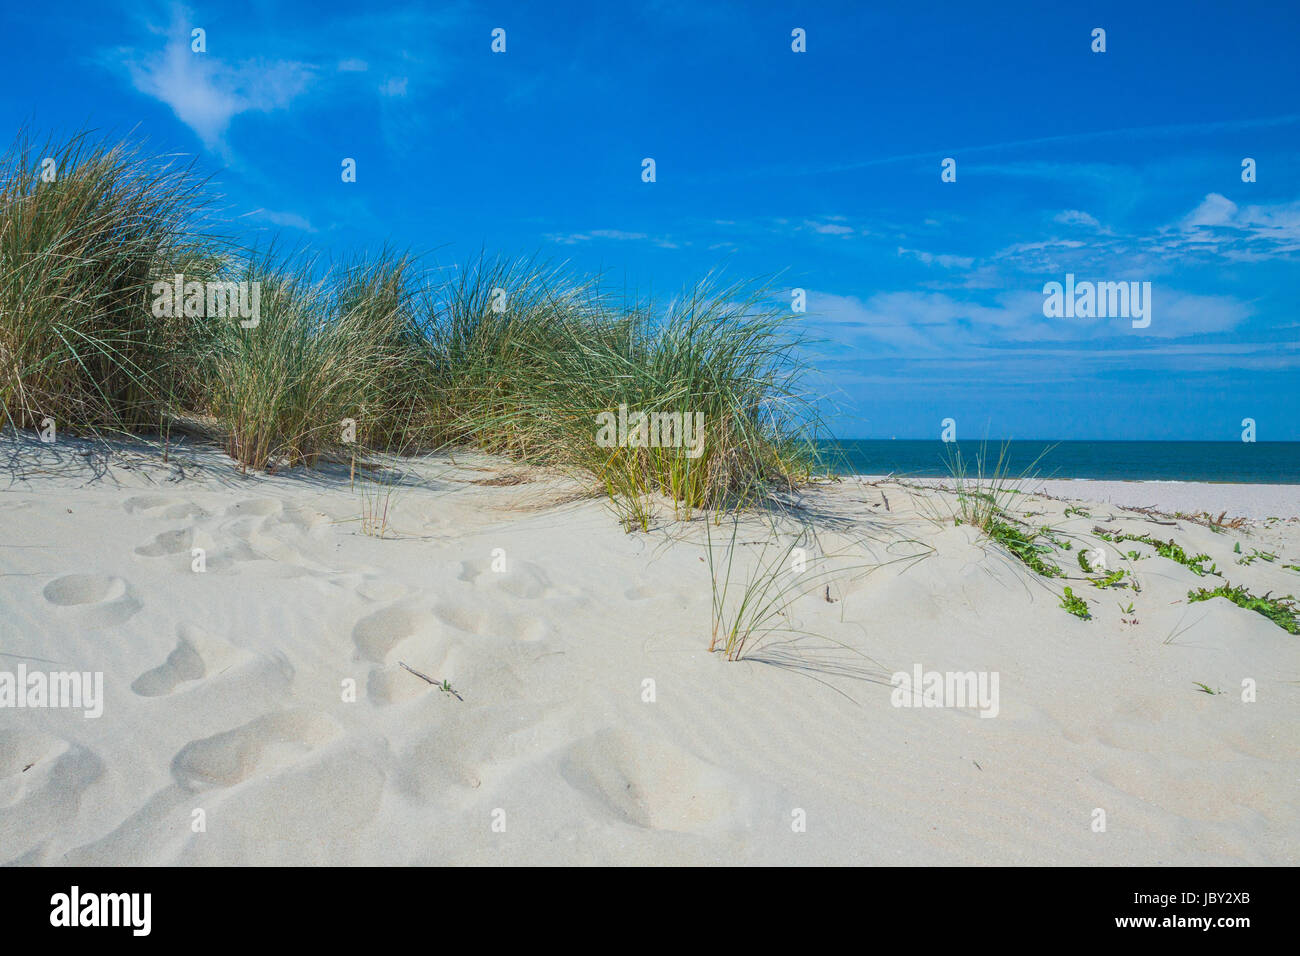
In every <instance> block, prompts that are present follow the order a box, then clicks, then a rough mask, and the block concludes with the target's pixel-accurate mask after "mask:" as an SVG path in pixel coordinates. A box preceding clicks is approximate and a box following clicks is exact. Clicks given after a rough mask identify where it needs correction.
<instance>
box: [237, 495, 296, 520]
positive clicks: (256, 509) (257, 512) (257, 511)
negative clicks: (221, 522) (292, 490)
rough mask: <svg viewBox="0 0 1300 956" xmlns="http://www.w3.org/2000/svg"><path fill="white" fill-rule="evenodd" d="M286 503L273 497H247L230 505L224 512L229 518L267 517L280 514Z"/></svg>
mask: <svg viewBox="0 0 1300 956" xmlns="http://www.w3.org/2000/svg"><path fill="white" fill-rule="evenodd" d="M282 510H284V505H283V504H281V503H280V502H278V501H276V500H275V499H273V498H245V499H244V500H243V501H236V502H235V503H234V504H233V505H231V506H230V507H228V508H227V509H226V510H225V512H224V514H225V517H227V518H247V517H250V516H251V517H255V518H265V517H266V516H267V515H273V514H279V513H280V512H281V511H282Z"/></svg>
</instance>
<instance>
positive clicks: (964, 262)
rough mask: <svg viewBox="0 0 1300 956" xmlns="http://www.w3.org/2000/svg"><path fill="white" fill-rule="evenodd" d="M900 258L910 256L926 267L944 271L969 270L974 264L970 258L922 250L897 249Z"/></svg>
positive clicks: (900, 247)
mask: <svg viewBox="0 0 1300 956" xmlns="http://www.w3.org/2000/svg"><path fill="white" fill-rule="evenodd" d="M898 254H899V255H900V256H910V257H911V258H913V259H918V260H920V261H921V262H924V263H925V264H926V265H927V266H935V265H937V266H943V268H945V269H969V268H970V267H971V266H973V265H974V264H975V260H974V258H972V257H971V256H952V255H947V254H944V253H940V254H938V255H936V254H935V253H933V252H925V251H924V250H922V249H905V248H903V247H902V246H899V247H898Z"/></svg>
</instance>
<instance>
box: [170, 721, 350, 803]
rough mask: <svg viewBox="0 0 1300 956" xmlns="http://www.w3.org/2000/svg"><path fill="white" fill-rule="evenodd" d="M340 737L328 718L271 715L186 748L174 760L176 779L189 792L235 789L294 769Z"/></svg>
mask: <svg viewBox="0 0 1300 956" xmlns="http://www.w3.org/2000/svg"><path fill="white" fill-rule="evenodd" d="M338 733H339V727H338V725H337V724H336V723H335V722H334V721H333V720H332V719H330V718H329V717H327V716H325V715H324V714H317V713H312V712H309V711H302V710H296V711H284V712H282V713H276V714H266V715H265V716H262V717H258V718H257V719H256V720H252V721H250V722H248V723H247V724H244V725H243V726H242V727H236V728H235V729H234V730H228V731H226V732H225V733H222V734H216V735H215V736H212V737H206V738H204V739H202V740H194V741H191V742H190V743H188V744H186V745H185V746H184V747H182V748H181V750H180V752H179V753H177V754H176V756H175V757H174V758H173V759H172V777H173V778H174V779H175V780H176V782H177V783H178V784H180V785H181V786H182V787H184V788H185V789H186V790H189V791H197V790H206V789H209V788H212V787H233V786H234V785H235V784H237V783H241V782H243V781H244V780H247V779H249V778H250V777H252V776H253V775H254V774H257V775H260V776H266V775H268V774H271V773H273V772H275V771H277V770H281V769H283V768H285V767H288V766H292V765H293V764H295V763H297V762H299V761H300V760H302V758H303V757H304V756H306V755H307V754H309V753H310V752H311V751H313V750H315V749H316V748H318V747H321V746H323V745H324V744H326V743H328V742H329V741H330V740H332V739H333V738H334V737H336V736H337V735H338Z"/></svg>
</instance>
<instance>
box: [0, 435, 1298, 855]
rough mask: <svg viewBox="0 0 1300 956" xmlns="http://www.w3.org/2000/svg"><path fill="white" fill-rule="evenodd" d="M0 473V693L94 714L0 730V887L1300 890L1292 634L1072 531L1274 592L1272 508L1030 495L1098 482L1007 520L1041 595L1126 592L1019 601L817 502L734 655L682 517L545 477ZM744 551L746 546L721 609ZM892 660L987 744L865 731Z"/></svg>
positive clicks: (744, 534)
mask: <svg viewBox="0 0 1300 956" xmlns="http://www.w3.org/2000/svg"><path fill="white" fill-rule="evenodd" d="M7 451H8V452H9V454H8V456H7V460H8V462H9V474H7V475H6V476H5V486H4V488H3V492H2V493H0V653H3V655H4V656H3V657H2V658H0V670H10V671H12V670H13V669H14V668H16V667H17V666H18V664H19V663H20V662H21V663H23V664H24V665H25V666H26V667H27V668H28V669H30V670H35V669H45V670H51V671H53V670H60V671H62V670H76V671H83V672H102V673H103V675H104V678H103V682H104V698H105V699H104V701H103V714H102V716H100V717H98V718H86V717H85V716H83V714H82V712H81V711H79V710H71V709H51V708H33V707H28V708H15V709H3V710H0V861H3V862H6V863H18V864H145V863H162V864H247V863H265V864H270V863H278V864H293V863H340V864H371V863H383V864H407V863H453V864H455V863H459V864H467V863H477V864H496V863H512V864H530V863H615V864H621V863H687V864H705V863H713V862H727V863H756V864H777V863H798V864H811V863H902V864H944V863H958V864H979V863H993V864H1073V863H1079V864H1230V863H1251V864H1254V863H1259V864H1266V863H1271V864H1279V863H1281V864H1285V863H1290V864H1294V863H1297V862H1300V787H1297V779H1298V777H1300V736H1298V735H1297V734H1296V727H1297V726H1300V692H1298V684H1297V682H1298V681H1300V637H1298V636H1296V635H1292V634H1289V633H1287V632H1286V631H1284V630H1283V629H1282V628H1280V627H1278V626H1277V625H1276V624H1274V623H1273V622H1271V621H1269V620H1268V619H1266V618H1265V617H1264V616H1262V615H1260V614H1257V613H1255V612H1253V611H1250V610H1247V609H1243V608H1240V607H1236V606H1234V605H1232V604H1230V603H1229V602H1228V601H1226V600H1224V599H1222V598H1216V599H1213V600H1210V601H1205V602H1199V603H1189V602H1188V601H1187V592H1188V590H1189V589H1191V588H1195V587H1201V586H1206V585H1207V584H1208V586H1211V587H1213V586H1214V585H1215V584H1217V583H1219V581H1220V579H1219V578H1217V577H1210V578H1208V579H1207V578H1206V577H1203V576H1200V575H1197V574H1196V573H1195V572H1194V571H1193V570H1191V569H1189V568H1188V567H1185V566H1182V565H1180V564H1178V563H1176V562H1174V561H1171V560H1168V559H1166V558H1162V557H1160V556H1158V555H1155V554H1152V553H1150V549H1149V548H1147V547H1145V546H1143V545H1135V544H1132V543H1121V544H1116V545H1109V544H1107V543H1106V542H1104V541H1102V540H1101V539H1100V538H1098V537H1097V536H1096V535H1095V534H1094V530H1093V529H1094V528H1097V527H1102V528H1108V529H1112V530H1121V531H1127V532H1129V533H1132V534H1135V535H1141V534H1151V535H1152V536H1153V537H1154V538H1158V539H1162V540H1163V539H1166V538H1170V537H1172V538H1176V539H1177V541H1178V542H1179V544H1181V545H1182V546H1183V547H1184V548H1185V549H1186V550H1187V552H1188V553H1189V554H1195V553H1198V552H1204V553H1206V554H1209V555H1210V556H1211V558H1212V560H1213V562H1214V564H1215V565H1216V566H1217V568H1218V569H1219V570H1220V571H1221V572H1222V573H1223V575H1224V576H1226V578H1227V580H1229V581H1231V582H1232V583H1233V584H1241V585H1244V586H1247V587H1249V589H1250V590H1251V591H1252V592H1253V593H1257V594H1263V593H1266V592H1272V593H1274V594H1286V593H1295V592H1297V591H1300V572H1297V571H1295V570H1292V569H1289V568H1286V567H1285V566H1284V565H1286V564H1292V565H1300V520H1297V513H1298V512H1300V509H1297V507H1296V501H1295V498H1294V492H1293V491H1292V490H1291V489H1283V490H1281V491H1277V492H1269V491H1267V490H1261V489H1260V488H1258V487H1256V488H1253V489H1245V490H1243V489H1241V488H1239V487H1237V486H1217V487H1215V488H1213V489H1211V491H1210V492H1205V497H1204V498H1199V499H1198V497H1197V496H1198V495H1199V494H1201V493H1202V492H1203V491H1204V489H1201V488H1198V487H1196V486H1182V485H1180V486H1163V485H1149V486H1143V489H1142V490H1143V494H1142V495H1141V500H1140V501H1139V500H1136V499H1134V500H1133V501H1130V502H1127V503H1129V504H1133V505H1139V506H1144V505H1155V506H1160V505H1161V501H1160V495H1161V494H1162V493H1164V494H1166V495H1167V496H1168V494H1170V492H1171V490H1172V494H1173V496H1174V499H1176V500H1173V499H1171V501H1172V503H1171V504H1170V505H1169V507H1168V510H1169V511H1177V510H1182V511H1186V512H1189V513H1191V512H1192V511H1200V510H1212V511H1214V512H1216V513H1217V512H1218V511H1220V510H1227V511H1228V512H1229V514H1230V515H1232V514H1249V515H1251V516H1253V518H1254V519H1256V520H1250V521H1247V522H1245V523H1244V524H1242V525H1241V526H1240V527H1237V528H1229V529H1226V530H1222V531H1216V530H1214V529H1212V528H1210V527H1207V526H1206V525H1204V524H1199V523H1195V522H1192V521H1188V520H1178V519H1171V518H1162V517H1160V516H1158V515H1151V514H1141V513H1137V512H1132V511H1126V510H1125V509H1124V508H1122V507H1119V506H1117V505H1111V504H1105V503H1100V502H1097V501H1093V502H1090V503H1083V504H1082V505H1080V504H1079V503H1078V502H1074V501H1071V500H1061V499H1062V498H1066V497H1068V496H1070V495H1073V494H1074V493H1076V492H1077V491H1078V489H1079V488H1081V487H1083V488H1087V487H1088V486H1091V487H1092V489H1093V490H1094V491H1096V492H1098V494H1097V497H1100V498H1116V496H1115V495H1114V494H1112V492H1111V490H1110V489H1101V488H1098V487H1097V484H1096V483H1084V484H1083V485H1081V486H1079V485H1072V484H1070V483H1062V482H1052V483H1050V487H1049V488H1048V489H1047V490H1048V491H1049V492H1050V494H1052V495H1054V496H1057V497H1053V498H1047V497H1040V496H1036V495H1023V496H1019V497H1020V500H1019V501H1017V502H1016V508H1017V509H1018V513H1019V514H1021V515H1028V516H1030V518H1029V520H1031V521H1032V522H1033V523H1035V524H1050V525H1051V527H1052V528H1054V529H1056V530H1057V533H1058V535H1060V536H1061V537H1062V540H1069V541H1071V542H1073V548H1072V549H1070V550H1065V551H1062V552H1060V553H1059V554H1057V555H1055V556H1054V560H1058V561H1059V562H1061V563H1062V566H1063V567H1064V568H1065V570H1067V571H1069V572H1070V573H1072V574H1074V575H1075V576H1076V577H1077V576H1079V575H1080V574H1081V572H1080V570H1079V568H1078V567H1077V566H1072V565H1071V564H1067V563H1066V562H1067V561H1068V562H1074V560H1075V557H1076V555H1077V553H1078V551H1077V550H1076V549H1085V548H1087V549H1093V548H1097V549H1100V550H1102V551H1104V552H1106V553H1107V554H1108V560H1107V563H1106V566H1107V567H1108V568H1110V569H1115V568H1121V567H1123V568H1125V569H1127V570H1129V571H1131V577H1130V580H1133V579H1136V580H1137V581H1138V582H1139V583H1140V586H1141V588H1142V590H1141V591H1140V593H1134V592H1133V591H1132V590H1130V589H1125V590H1117V589H1106V590H1102V589H1100V588H1097V587H1095V586H1094V585H1091V584H1088V583H1086V582H1084V581H1082V580H1081V579H1080V580H1074V581H1066V582H1061V581H1056V580H1051V581H1049V580H1046V579H1043V578H1039V577H1036V576H1034V575H1033V574H1031V573H1030V572H1029V571H1028V570H1027V569H1026V567H1025V566H1024V565H1023V564H1022V563H1020V562H1019V561H1017V560H1016V559H1015V558H1013V557H1011V556H1009V555H1008V554H1007V553H1005V552H1004V551H1002V550H1001V549H999V548H997V547H996V546H994V545H992V544H991V543H990V542H988V541H987V540H986V539H982V538H981V537H980V536H979V535H978V534H977V533H976V532H975V531H974V530H973V529H971V528H969V527H964V526H955V525H954V524H953V522H952V521H951V520H950V518H951V507H952V502H951V497H950V496H948V495H946V494H945V493H943V492H942V491H939V490H936V489H933V488H921V487H908V486H904V485H901V484H898V483H895V482H886V483H879V484H868V483H864V482H856V481H845V482H840V483H836V484H831V485H827V486H823V487H818V488H815V489H813V490H810V491H809V492H808V493H807V494H805V495H804V496H803V497H802V499H801V500H800V502H799V505H800V511H799V513H800V514H801V515H804V516H814V515H815V516H816V518H817V522H818V528H819V529H820V530H819V538H818V541H819V548H820V550H818V549H817V548H814V549H813V551H812V553H811V555H810V561H811V562H812V565H813V568H814V573H818V572H820V571H824V570H826V569H828V568H831V567H835V568H837V569H838V570H836V571H834V572H833V573H831V572H827V578H826V584H825V588H822V587H818V588H817V589H816V590H814V591H812V592H811V593H808V594H807V595H805V596H802V597H799V598H798V599H796V600H794V601H793V602H792V603H791V604H790V605H789V607H788V608H786V613H785V614H784V616H783V618H784V623H783V627H787V629H786V630H783V631H782V632H779V633H775V634H772V635H768V636H767V638H766V639H765V640H763V641H762V642H760V643H759V644H758V645H757V646H755V647H753V648H752V649H751V654H750V659H749V660H743V661H739V662H729V661H726V660H724V659H722V658H721V656H720V655H717V654H709V653H708V652H707V647H708V644H709V639H710V608H711V600H712V591H711V586H710V574H709V565H708V562H707V561H705V547H706V545H705V534H706V531H705V526H704V522H702V521H700V520H694V521H690V522H673V521H671V520H669V519H670V518H671V512H670V511H666V510H665V511H664V514H663V518H664V520H663V521H662V522H661V524H660V525H659V526H658V527H657V528H655V529H654V530H652V532H650V533H649V534H631V535H629V534H625V533H624V532H623V531H622V530H621V528H620V527H619V525H618V523H617V521H616V520H615V519H614V517H613V516H612V515H611V514H610V512H609V511H608V509H607V508H606V506H605V505H604V504H603V503H602V502H601V500H600V499H598V498H593V497H590V496H584V494H583V492H584V490H585V489H584V488H582V487H581V486H580V485H578V484H576V483H574V482H571V481H568V480H566V479H563V478H561V477H557V476H553V475H547V474H543V473H540V472H519V471H518V470H517V469H516V468H515V467H513V466H511V465H510V464H509V463H507V462H504V461H502V460H499V459H493V458H488V457H486V456H480V455H456V456H439V457H436V458H433V459H429V460H427V461H423V462H420V463H419V464H418V465H411V464H410V463H405V464H403V465H401V467H409V468H410V469H411V471H410V473H408V474H407V475H405V477H404V479H403V481H402V482H401V484H400V485H399V486H398V487H397V488H396V489H395V490H394V491H393V493H392V494H391V496H390V497H389V496H386V494H385V490H384V489H383V488H382V487H380V486H377V485H376V484H375V483H374V481H373V479H374V477H375V476H374V474H372V473H369V472H363V473H362V476H363V477H362V479H361V481H360V485H359V487H358V488H354V487H353V486H352V485H351V484H350V481H349V476H348V472H347V468H346V467H342V468H339V467H326V468H323V469H321V470H320V471H319V472H316V473H311V474H301V473H293V474H287V475H275V476H243V475H240V474H239V473H238V472H237V471H235V470H234V468H233V467H232V465H231V463H230V462H229V461H228V460H227V459H225V458H224V456H222V455H220V454H219V453H217V452H216V451H214V450H207V449H196V450H188V451H183V452H181V453H179V454H178V453H173V455H172V457H171V459H170V461H169V462H168V463H166V464H164V463H162V462H161V461H160V460H158V459H157V458H156V457H155V456H153V455H152V454H149V453H144V452H139V453H137V451H136V450H134V449H133V448H131V447H128V446H120V447H119V448H118V449H117V450H116V451H115V452H114V454H112V455H110V456H107V457H101V456H99V455H97V454H95V453H93V452H92V451H91V449H90V447H89V446H85V447H82V446H79V445H78V444H77V443H76V442H69V441H64V442H62V443H60V445H58V446H41V445H39V444H38V443H28V442H24V443H23V444H21V445H15V444H13V442H12V441H10V443H9V446H8V448H7ZM81 452H86V454H82V453H81ZM501 475H518V476H519V477H520V478H522V479H523V480H522V481H520V482H519V483H516V484H509V483H496V482H493V480H492V479H494V478H496V477H498V476H501ZM1063 485H1069V487H1062V486H1063ZM1162 489H1164V491H1163V492H1162ZM1270 495H1272V496H1273V497H1271V498H1270V497H1269V496H1270ZM1234 496H1236V497H1234ZM1211 499H1213V500H1211ZM367 500H369V501H370V502H372V503H375V504H378V505H380V506H381V507H382V505H383V504H385V503H386V504H387V505H388V513H387V517H386V521H387V526H386V528H385V529H384V530H385V533H384V535H383V536H378V535H376V534H373V533H370V534H368V533H365V532H366V531H367V530H369V531H372V532H373V531H375V530H376V528H375V527H373V526H370V527H367V526H365V525H364V524H363V518H364V517H365V514H366V510H367V504H366V502H367ZM1116 500H1122V499H1118V498H1116ZM1197 500H1201V501H1203V502H1204V503H1203V504H1202V505H1201V506H1199V507H1197V506H1194V505H1193V504H1192V502H1194V501H1197ZM1230 501H1238V502H1242V503H1243V505H1242V509H1241V510H1234V509H1233V508H1232V507H1230V506H1228V505H1227V504H1226V503H1227V502H1230ZM1071 506H1074V507H1076V508H1077V507H1082V509H1083V512H1079V511H1071V512H1070V513H1069V514H1067V513H1066V509H1067V508H1070V507H1071ZM1272 508H1277V509H1279V510H1277V511H1273V510H1270V509H1272ZM1085 512H1086V513H1085ZM1270 517H1272V518H1275V519H1276V520H1267V519H1268V518H1270ZM726 528H727V526H726V525H724V526H723V528H721V529H715V530H714V532H713V540H714V547H715V548H718V547H721V546H722V545H723V544H725V539H726V538H727V537H729V534H730V532H729V531H727V530H725V529H726ZM785 529H786V531H788V532H789V531H792V527H791V526H785ZM771 533H772V532H771V530H770V528H768V527H767V526H766V525H764V524H763V523H762V522H761V521H759V520H757V519H748V520H747V521H746V522H745V524H744V525H743V526H742V528H741V529H740V531H739V533H738V541H740V542H741V543H740V544H739V545H737V552H738V557H737V568H738V569H737V571H736V572H735V574H736V576H737V577H738V578H743V576H744V575H745V574H746V573H748V570H749V569H750V568H752V567H754V566H755V564H756V562H759V561H760V560H761V558H760V555H761V553H762V550H761V549H762V542H763V541H764V540H767V539H768V537H770V535H771ZM1237 544H1240V546H1241V551H1240V552H1237V551H1236V550H1234V546H1235V545H1237ZM194 549H201V553H202V566H203V568H204V569H203V570H202V571H201V572H199V571H196V570H195V561H196V553H195V550H194ZM1128 550H1135V551H1137V552H1139V554H1138V556H1137V557H1136V558H1133V559H1130V558H1129V557H1128V556H1127V555H1126V552H1127V551H1128ZM1255 550H1258V551H1261V552H1264V553H1267V554H1277V555H1279V557H1278V558H1277V559H1276V560H1272V561H1270V560H1265V559H1256V560H1252V561H1250V562H1249V563H1238V562H1239V561H1241V560H1242V559H1243V557H1249V556H1250V555H1251V554H1252V553H1253V552H1254V551H1255ZM502 562H504V565H503V564H502ZM503 567H504V569H503ZM1065 583H1068V584H1070V585H1071V586H1072V588H1073V590H1074V591H1075V592H1076V593H1077V594H1079V595H1080V596H1082V597H1084V598H1085V599H1086V600H1087V601H1088V606H1089V609H1090V611H1091V613H1092V615H1093V617H1092V620H1087V621H1084V620H1079V619H1077V618H1076V617H1073V616H1071V615H1069V614H1067V613H1066V612H1065V611H1064V610H1063V609H1062V608H1061V607H1060V593H1061V587H1062V584H1065ZM1130 603H1131V604H1132V605H1133V610H1132V611H1126V610H1125V607H1126V606H1127V605H1129V604H1130ZM917 666H920V667H921V668H922V669H923V670H925V671H939V672H968V671H971V672H984V673H996V674H997V675H998V680H999V684H998V690H999V699H998V708H997V715H996V717H993V718H991V719H985V718H983V717H981V716H980V714H979V713H978V711H977V710H976V709H974V708H971V707H965V708H959V707H903V706H894V704H893V703H892V702H891V698H892V696H893V692H894V689H895V688H893V687H892V686H891V675H892V674H894V673H895V672H899V671H904V672H911V671H912V670H913V668H914V667H917ZM420 675H423V676H420ZM425 678H430V679H432V680H434V681H437V682H446V683H445V685H443V686H435V685H434V684H431V683H429V681H428V680H426V679H425ZM1244 680H1250V681H1253V682H1254V683H1255V686H1256V699H1255V700H1254V701H1253V702H1245V701H1243V699H1242V687H1243V681H1244ZM649 682H652V683H649ZM1198 682H1200V683H1204V684H1206V685H1208V686H1209V687H1210V688H1211V689H1214V690H1219V689H1221V690H1222V691H1223V693H1221V694H1206V693H1203V692H1201V691H1199V690H1198V689H1197V686H1196V685H1197V683H1198ZM1098 810H1101V811H1104V817H1105V829H1104V831H1102V832H1098V831H1097V830H1096V829H1095V821H1096V820H1097V819H1098V816H1097V811H1098Z"/></svg>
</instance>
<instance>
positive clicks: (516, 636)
mask: <svg viewBox="0 0 1300 956" xmlns="http://www.w3.org/2000/svg"><path fill="white" fill-rule="evenodd" d="M433 613H434V615H435V616H436V617H437V618H438V620H440V621H442V622H443V623H444V624H447V625H449V626H451V627H454V628H456V629H457V630H460V631H465V632H466V633H469V634H477V635H479V636H480V637H503V638H508V639H510V640H514V641H540V640H541V639H542V638H544V637H545V636H546V634H547V625H546V622H545V621H543V620H541V619H539V618H535V617H532V616H531V615H528V614H510V613H507V612H505V611H497V610H489V609H486V608H481V607H474V606H471V605H469V604H457V603H447V604H440V605H438V606H437V607H436V608H434V611H433Z"/></svg>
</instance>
